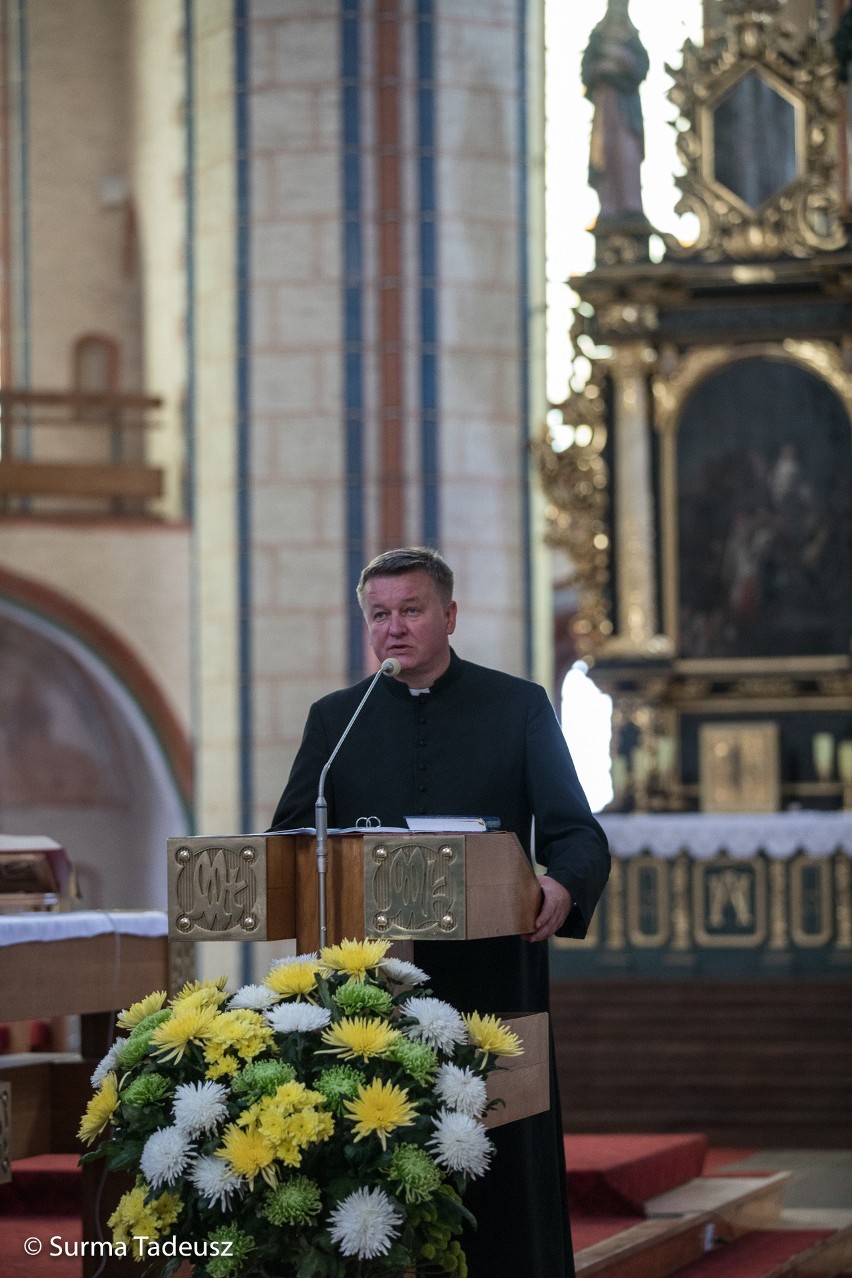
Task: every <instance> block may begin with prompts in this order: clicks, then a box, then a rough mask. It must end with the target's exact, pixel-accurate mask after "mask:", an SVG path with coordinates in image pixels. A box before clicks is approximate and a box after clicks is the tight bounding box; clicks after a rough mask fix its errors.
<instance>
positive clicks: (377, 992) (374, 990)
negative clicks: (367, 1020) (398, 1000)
mask: <svg viewBox="0 0 852 1278" xmlns="http://www.w3.org/2000/svg"><path fill="white" fill-rule="evenodd" d="M334 1001H335V1003H337V1004H338V1006H339V1007H341V1008H342V1009H343V1011H344V1013H345V1014H346V1015H347V1016H364V1015H365V1014H370V1013H372V1014H373V1015H376V1016H387V1015H389V1014H390V1011H391V1008H392V1007H393V998H392V997H391V995H390V993H389V991H388V990H383V989H382V988H381V986H379V985H367V984H365V983H363V982H362V981H355V980H351V979H350V980H348V981H347V982H346V984H345V985H341V986H340V989H338V990H337V991H336V992H335V995H334Z"/></svg>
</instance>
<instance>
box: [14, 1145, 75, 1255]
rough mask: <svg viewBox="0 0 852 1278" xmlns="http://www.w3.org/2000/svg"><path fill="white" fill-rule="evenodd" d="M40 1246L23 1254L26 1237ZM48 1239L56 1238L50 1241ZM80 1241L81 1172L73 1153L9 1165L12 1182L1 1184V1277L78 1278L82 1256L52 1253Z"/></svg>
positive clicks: (46, 1156) (25, 1160) (72, 1247)
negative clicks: (38, 1250) (37, 1249)
mask: <svg viewBox="0 0 852 1278" xmlns="http://www.w3.org/2000/svg"><path fill="white" fill-rule="evenodd" d="M31 1238H37V1239H38V1240H39V1241H40V1242H41V1245H42V1250H41V1253H40V1254H39V1255H38V1256H32V1255H28V1254H27V1252H25V1251H24V1242H25V1241H26V1240H27V1239H31ZM52 1239H57V1241H56V1242H55V1243H52V1242H51V1240H52ZM81 1239H82V1230H81V1226H80V1169H79V1168H78V1166H77V1158H76V1156H75V1155H72V1154H46V1155H44V1156H43V1157H41V1158H24V1159H21V1160H20V1161H19V1162H15V1163H13V1164H12V1182H11V1184H8V1185H0V1275H2V1278H81V1274H82V1272H83V1261H82V1258H81V1257H80V1256H66V1255H59V1256H57V1255H51V1250H53V1249H55V1248H57V1247H58V1248H62V1249H63V1251H64V1249H65V1247H66V1245H67V1247H68V1249H69V1250H71V1251H73V1250H74V1248H75V1246H79V1243H80V1241H81Z"/></svg>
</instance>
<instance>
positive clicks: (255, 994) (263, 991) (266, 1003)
mask: <svg viewBox="0 0 852 1278" xmlns="http://www.w3.org/2000/svg"><path fill="white" fill-rule="evenodd" d="M280 997H281V995H280V994H276V993H275V990H271V989H270V988H269V986H268V985H243V986H242V987H241V988H240V989H238V990H237V992H236V994H232V995H231V998H230V999H229V1000H228V1007H231V1008H233V1007H246V1008H248V1009H249V1010H250V1011H252V1012H265V1011H266V1009H267V1007H271V1006H272V1004H273V1003H277V1002H278V1000H279V998H280Z"/></svg>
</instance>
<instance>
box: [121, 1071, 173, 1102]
mask: <svg viewBox="0 0 852 1278" xmlns="http://www.w3.org/2000/svg"><path fill="white" fill-rule="evenodd" d="M172 1087H173V1084H172V1083H171V1082H169V1080H168V1079H167V1078H166V1076H165V1075H164V1074H142V1075H141V1076H140V1077H139V1078H134V1080H133V1082H132V1083H128V1085H127V1087H125V1089H124V1091H123V1092H122V1093H121V1100H122V1104H124V1105H139V1106H142V1105H156V1104H158V1103H159V1102H160V1101H162V1100H165V1098H166V1097H167V1096H168V1095H169V1093H170V1092H171V1090H172Z"/></svg>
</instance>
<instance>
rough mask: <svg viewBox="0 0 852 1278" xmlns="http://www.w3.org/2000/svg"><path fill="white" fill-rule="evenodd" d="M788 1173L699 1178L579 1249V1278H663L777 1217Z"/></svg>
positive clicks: (654, 1200)
mask: <svg viewBox="0 0 852 1278" xmlns="http://www.w3.org/2000/svg"><path fill="white" fill-rule="evenodd" d="M789 1180H790V1173H789V1172H773V1173H771V1174H769V1175H766V1176H701V1177H698V1178H696V1179H694V1180H690V1181H687V1182H686V1184H684V1185H681V1186H679V1187H678V1188H677V1189H672V1190H669V1191H668V1192H667V1193H664V1194H660V1195H658V1196H657V1197H655V1198H652V1199H650V1200H649V1201H648V1202H647V1203H646V1204H645V1214H646V1219H645V1220H642V1221H638V1222H637V1223H636V1224H635V1225H632V1226H630V1227H628V1228H626V1229H623V1230H620V1231H619V1232H618V1233H616V1234H613V1235H612V1236H610V1237H607V1238H604V1239H602V1240H601V1241H600V1242H597V1243H594V1244H593V1245H592V1246H589V1247H585V1248H583V1249H582V1250H580V1251H578V1252H577V1253H576V1255H575V1258H574V1263H575V1267H576V1272H577V1275H578V1278H592V1276H593V1275H594V1276H595V1278H598V1276H600V1278H668V1275H671V1274H675V1273H677V1272H678V1271H679V1270H681V1269H683V1268H684V1267H686V1266H688V1265H690V1264H692V1263H693V1262H695V1261H696V1260H699V1259H700V1258H702V1257H703V1256H705V1255H706V1254H707V1253H708V1252H709V1251H710V1249H711V1248H713V1247H714V1246H715V1245H716V1243H717V1241H718V1240H720V1239H723V1240H734V1239H736V1238H739V1237H741V1236H742V1235H744V1234H747V1233H748V1232H749V1231H751V1230H755V1229H761V1228H768V1227H769V1226H771V1225H773V1224H776V1223H778V1222H779V1221H780V1219H781V1215H782V1213H781V1201H782V1197H783V1193H784V1188H785V1186H786V1184H787V1183H788V1181H789Z"/></svg>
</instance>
